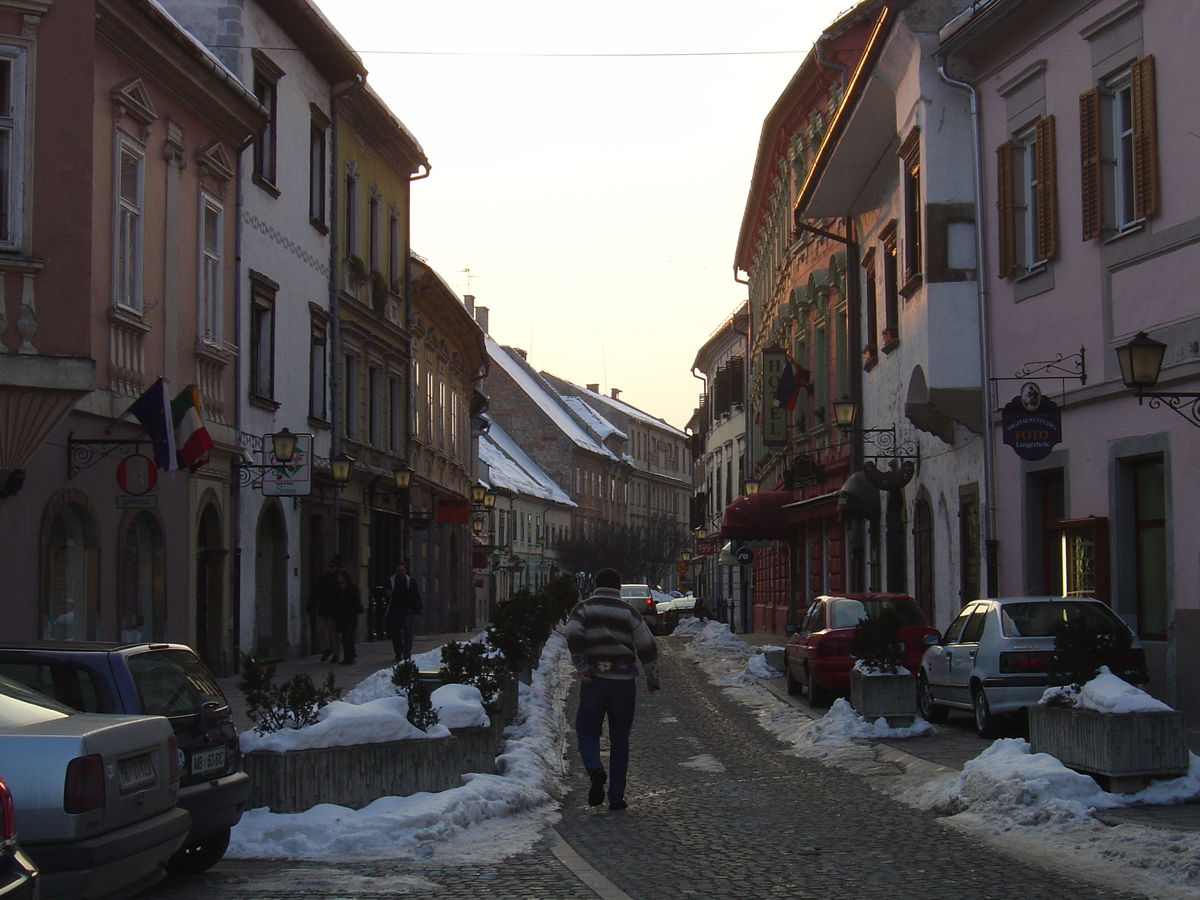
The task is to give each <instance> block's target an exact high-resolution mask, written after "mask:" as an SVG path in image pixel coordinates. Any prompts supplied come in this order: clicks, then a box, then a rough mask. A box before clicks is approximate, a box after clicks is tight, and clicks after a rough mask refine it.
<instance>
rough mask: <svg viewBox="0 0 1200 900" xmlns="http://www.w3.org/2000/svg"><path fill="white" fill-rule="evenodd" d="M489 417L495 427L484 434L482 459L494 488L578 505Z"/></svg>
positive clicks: (480, 439)
mask: <svg viewBox="0 0 1200 900" xmlns="http://www.w3.org/2000/svg"><path fill="white" fill-rule="evenodd" d="M485 418H487V420H488V421H489V422H490V423H491V424H490V426H489V427H488V430H487V431H486V432H485V433H484V434H482V435H480V438H479V459H480V460H481V461H482V462H484V463H486V464H487V467H488V470H489V472H490V475H489V477H488V481H489V483H490V485H491V486H492V487H493V488H504V489H506V490H510V491H514V492H516V493H518V494H526V495H528V496H531V497H538V498H540V499H542V500H549V501H551V502H553V503H561V504H562V505H564V506H575V505H576V504H575V501H574V500H572V499H571V497H570V495H569V494H568V493H567V492H566V491H564V490H563V489H562V488H560V487H559V486H558V485H557V484H556V483H555V482H554V479H552V478H551V477H550V476H549V475H547V474H546V473H545V472H544V471H542V468H541V466H539V465H538V464H537V463H535V462H534V461H533V460H532V459H530V458H529V456H528V455H527V454H526V453H525V451H524V450H522V449H521V448H520V446H519V445H518V444H517V443H516V441H514V440H513V439H512V438H511V437H509V435H508V433H507V432H506V431H505V430H504V429H503V428H501V427H500V426H499V425H498V424H497V423H496V420H495V419H493V418H492V417H491V416H485Z"/></svg>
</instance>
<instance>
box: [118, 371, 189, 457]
mask: <svg viewBox="0 0 1200 900" xmlns="http://www.w3.org/2000/svg"><path fill="white" fill-rule="evenodd" d="M128 415H132V416H133V417H134V418H135V419H137V420H138V421H139V422H141V423H142V427H143V428H145V429H146V434H148V435H150V444H151V446H153V448H154V462H155V463H157V465H158V467H159V468H160V469H162V470H163V471H164V472H169V471H171V469H174V468H176V467H177V463H176V461H175V430H174V428H173V425H172V421H171V404H170V403H169V402H168V401H167V382H166V379H164V378H162V377H161V376H160V377H159V378H158V379H157V380H156V381H155V382H154V384H152V385H150V387H148V388H146V390H145V391H143V392H142V396H140V397H138V398H137V399H136V400H134V401H133V404H132V405H131V406H130V407H129V409H127V410H125V413H124V415H122V416H121V418H125V416H128Z"/></svg>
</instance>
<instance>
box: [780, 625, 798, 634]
mask: <svg viewBox="0 0 1200 900" xmlns="http://www.w3.org/2000/svg"><path fill="white" fill-rule="evenodd" d="M783 630H784V631H786V632H787V633H788V634H795V633H796V632H797V631H799V630H800V629H799V628H798V627H797V626H796V625H794V624H792V623H791V622H789V623H788V624H787V625H785V626H784V627H783Z"/></svg>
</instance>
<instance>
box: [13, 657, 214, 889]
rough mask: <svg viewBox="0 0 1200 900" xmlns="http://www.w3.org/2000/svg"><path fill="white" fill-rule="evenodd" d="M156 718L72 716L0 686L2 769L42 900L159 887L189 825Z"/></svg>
mask: <svg viewBox="0 0 1200 900" xmlns="http://www.w3.org/2000/svg"><path fill="white" fill-rule="evenodd" d="M178 753H179V751H178V747H177V744H176V740H175V732H174V731H173V730H172V729H171V723H170V722H169V721H167V720H166V719H165V718H163V717H161V716H124V715H122V716H114V715H92V714H90V713H77V712H75V711H74V710H72V709H71V708H70V707H67V706H64V705H62V704H61V703H59V702H58V701H56V700H52V699H50V698H49V697H46V696H45V695H43V694H40V693H38V692H37V691H34V690H31V689H29V688H27V687H25V686H24V685H21V684H18V683H16V682H14V681H10V680H9V679H7V678H3V677H0V768H2V769H3V771H4V779H5V781H6V782H7V783H8V786H9V788H10V789H11V791H12V795H13V802H14V805H15V807H16V811H17V814H18V815H19V817H20V822H21V848H22V849H23V850H24V851H25V852H26V853H28V854H29V856H30V857H31V858H32V859H33V861H34V862H35V863H36V864H37V867H38V869H39V870H40V871H41V888H42V894H43V896H45V897H55V898H76V900H85V898H95V897H103V896H106V895H109V894H114V893H120V894H121V895H122V896H128V895H129V894H131V893H133V892H134V891H137V890H140V889H141V888H143V887H146V886H148V885H151V884H153V883H154V882H156V881H158V880H159V879H160V878H162V877H163V875H164V874H165V872H166V870H165V868H164V866H165V864H166V862H167V860H168V859H169V858H170V857H171V854H173V853H174V852H175V851H176V850H178V849H179V847H180V845H181V844H182V843H183V840H184V838H185V837H187V833H188V828H189V827H190V826H191V816H189V815H188V813H187V812H186V811H184V810H182V809H179V808H178V807H176V805H175V803H176V800H177V798H178V795H179V776H180V766H179V757H178Z"/></svg>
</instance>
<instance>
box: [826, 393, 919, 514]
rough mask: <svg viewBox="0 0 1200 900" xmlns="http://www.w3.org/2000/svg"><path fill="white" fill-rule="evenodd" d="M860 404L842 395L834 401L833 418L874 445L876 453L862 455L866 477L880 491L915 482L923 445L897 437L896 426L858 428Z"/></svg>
mask: <svg viewBox="0 0 1200 900" xmlns="http://www.w3.org/2000/svg"><path fill="white" fill-rule="evenodd" d="M857 419H858V403H856V402H855V401H854V400H848V399H846V398H842V399H841V400H835V401H833V420H834V422H836V423H837V427H838V429H839V430H840V431H845V432H846V433H848V434H854V435H858V436H859V437H861V438H862V441H863V443H864V444H869V445H870V446H871V447H873V448H875V450H876V452H875V453H864V454H863V473H864V474H865V475H866V476H867V480H868V481H869V482H871V484H873V485H874V486H875V487H877V488H879V490H881V491H894V490H898V489H899V488H902V487H904V486H905V485H906V484H908V483H909V482H910V481H912V477H913V475H915V474H916V471H917V466H918V465H920V463H921V446H920V445H919V444H918V443H917V442H916V441H913V440H906V441H901V440H900V439H899V438H898V437H897V436H896V426H895V425H891V426H889V427H887V428H858V427H857V426H856V425H855V424H854V423H855V421H856V420H857ZM880 460H887V468H886V469H881V468H880V467H879V461H880Z"/></svg>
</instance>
